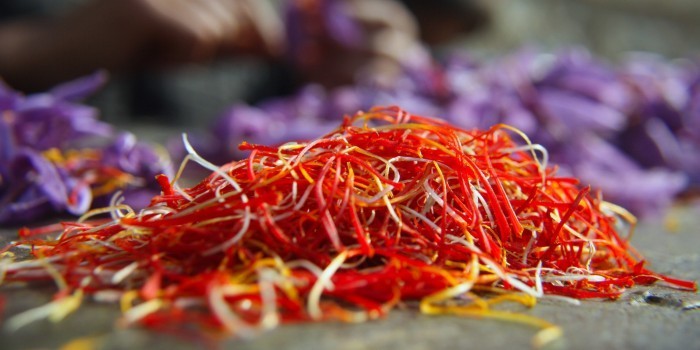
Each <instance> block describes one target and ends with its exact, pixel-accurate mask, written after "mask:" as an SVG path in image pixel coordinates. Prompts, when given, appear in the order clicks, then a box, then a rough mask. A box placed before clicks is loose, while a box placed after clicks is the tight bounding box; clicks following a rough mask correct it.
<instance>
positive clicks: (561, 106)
mask: <svg viewBox="0 0 700 350" xmlns="http://www.w3.org/2000/svg"><path fill="white" fill-rule="evenodd" d="M370 81H371V79H366V78H363V77H358V78H357V83H356V85H354V86H346V87H340V88H335V89H333V90H326V89H323V88H321V87H319V86H316V85H309V86H306V87H304V88H302V89H301V90H300V91H299V92H298V93H297V94H295V95H294V96H290V97H284V98H275V99H271V100H268V101H264V102H262V103H260V104H258V105H256V106H249V105H236V106H233V107H232V108H231V109H230V110H229V111H228V112H226V113H225V114H224V115H223V116H222V117H221V118H220V119H219V120H218V121H217V123H216V125H215V126H214V127H213V130H214V132H213V136H214V137H213V138H209V140H208V142H205V143H203V144H202V145H201V146H202V147H203V148H204V149H209V152H208V153H206V154H207V155H208V156H209V157H210V158H211V159H212V160H215V161H217V162H220V163H223V162H226V161H229V160H231V159H234V158H240V157H241V156H243V155H242V154H241V153H240V152H238V151H237V148H236V146H237V145H238V143H240V142H241V141H244V140H245V141H248V142H252V143H263V144H280V143H283V142H286V141H290V140H304V139H311V138H314V137H317V136H319V135H321V134H323V133H324V132H326V131H329V130H331V129H332V128H333V126H334V125H337V123H338V120H337V118H338V117H340V116H342V115H344V114H348V113H354V112H356V111H358V110H363V109H365V110H366V109H368V108H369V107H371V106H375V105H399V106H401V107H402V108H405V109H407V110H410V111H412V113H416V114H426V115H437V116H442V117H443V118H445V119H447V120H448V121H450V122H452V123H454V124H456V125H459V126H462V127H465V128H488V127H490V126H491V125H493V124H495V123H507V124H510V125H513V126H515V127H518V128H520V129H521V130H522V131H524V132H525V133H527V134H528V135H529V136H530V138H531V139H532V141H533V142H535V143H538V144H541V145H543V146H544V147H546V148H547V149H548V151H549V159H550V160H551V161H552V162H554V163H556V164H558V165H559V167H560V169H561V171H562V173H564V174H570V175H573V176H576V177H579V178H580V179H581V180H582V182H583V183H584V184H591V185H592V186H593V187H594V188H596V189H601V190H602V191H603V193H605V196H606V197H605V198H606V199H607V200H609V201H612V202H614V203H617V204H620V205H622V206H624V207H626V208H628V209H629V210H631V211H632V212H634V213H635V214H637V215H641V216H644V215H652V214H658V213H661V211H662V210H663V209H665V208H667V207H668V206H669V205H670V204H671V203H672V202H673V200H674V198H676V197H677V196H678V195H680V194H682V193H684V192H690V191H693V190H695V189H697V188H698V186H700V74H699V73H698V70H697V66H694V65H690V64H686V65H685V66H684V65H681V64H674V63H671V62H667V61H663V60H660V59H659V58H654V57H651V56H639V55H637V56H631V57H630V58H628V59H627V60H625V61H624V62H623V63H622V64H621V65H619V66H615V67H612V66H609V65H607V64H605V63H603V62H601V61H599V60H596V59H595V58H594V57H592V56H591V55H590V54H589V53H588V52H587V51H585V50H582V49H577V50H566V51H564V52H561V53H558V54H543V53H536V52H533V51H526V50H525V51H521V52H518V53H515V54H512V55H508V56H505V57H502V58H500V59H499V60H494V61H491V62H489V63H479V62H477V61H475V60H473V59H470V58H469V57H468V56H466V55H464V54H457V53H456V54H453V55H452V56H451V57H449V58H448V59H446V60H445V61H444V63H441V64H437V63H431V64H427V65H425V66H424V67H415V66H412V67H410V68H408V67H407V68H406V70H405V75H404V76H402V77H400V78H399V80H397V81H396V83H395V85H393V86H391V87H387V86H382V87H379V86H376V85H373V84H372V83H370ZM330 118H336V120H332V119H330Z"/></svg>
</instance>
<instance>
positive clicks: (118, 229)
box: [0, 107, 696, 343]
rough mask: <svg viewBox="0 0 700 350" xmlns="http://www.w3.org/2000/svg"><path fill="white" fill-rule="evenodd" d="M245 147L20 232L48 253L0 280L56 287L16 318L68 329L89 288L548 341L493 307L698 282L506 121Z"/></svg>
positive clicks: (235, 310) (398, 114)
mask: <svg viewBox="0 0 700 350" xmlns="http://www.w3.org/2000/svg"><path fill="white" fill-rule="evenodd" d="M514 136H515V137H516V138H517V139H519V140H520V141H518V142H516V141H514V139H513V138H512V137H514ZM186 145H187V143H186ZM187 146H188V147H189V145H187ZM240 147H241V148H242V149H244V150H248V151H250V155H249V157H248V158H247V159H244V160H241V161H237V162H233V163H229V164H227V165H225V166H223V167H221V168H218V167H215V166H213V165H212V164H210V163H208V162H207V161H205V160H204V159H201V157H199V156H198V155H197V154H196V153H195V151H194V150H192V149H191V147H189V148H190V149H189V151H190V155H189V159H191V160H195V161H196V162H198V163H199V164H201V165H203V166H205V167H207V168H209V169H210V170H212V171H213V173H212V174H211V175H210V176H209V177H208V178H206V179H205V180H204V181H202V182H201V183H199V184H198V185H196V186H194V187H191V188H180V187H179V186H178V185H177V181H176V180H177V177H176V178H175V179H168V178H167V177H165V176H164V175H161V176H160V177H159V178H158V180H159V182H160V184H161V186H162V194H161V195H159V196H156V197H154V198H153V200H152V202H151V206H150V207H148V208H146V209H144V210H142V211H140V212H134V211H133V210H132V209H131V208H129V207H128V206H125V205H122V204H120V203H119V200H117V199H115V200H113V203H112V206H110V207H108V208H105V209H104V210H98V211H93V212H90V213H88V214H87V215H86V216H85V217H83V218H81V220H79V221H77V222H68V223H63V224H62V226H61V228H60V229H58V230H56V232H53V235H51V233H52V232H46V231H47V229H39V230H34V231H32V230H28V229H23V230H21V231H20V236H21V238H20V240H19V241H18V242H15V243H13V244H12V245H11V247H14V248H15V249H21V248H22V247H25V248H28V249H31V253H32V254H33V256H34V257H35V258H34V259H31V260H24V261H14V260H13V259H12V257H11V255H12V254H11V253H10V248H11V247H6V248H5V250H4V255H5V258H3V259H4V260H0V263H1V264H0V277H1V276H2V275H3V274H4V279H5V281H34V280H54V281H55V282H56V284H57V286H58V287H59V291H58V294H57V298H56V299H55V301H53V302H52V303H50V304H48V305H46V306H44V307H41V308H38V309H34V310H29V311H27V312H25V313H22V314H19V315H17V316H15V317H13V318H12V319H10V320H9V321H8V324H9V325H10V326H11V327H21V326H22V325H24V324H26V323H28V322H31V321H33V320H35V319H38V318H43V317H49V318H51V319H60V318H62V317H63V316H65V315H66V314H68V313H69V312H71V311H72V310H74V309H75V308H77V307H78V306H79V304H80V301H81V299H82V298H83V297H84V296H85V295H91V296H93V298H95V299H97V300H112V301H114V302H119V303H120V304H121V307H122V309H123V311H124V320H125V321H127V322H129V323H133V322H141V323H142V324H144V325H146V326H152V327H155V328H159V327H163V325H164V324H172V323H173V322H174V323H191V322H194V323H196V324H200V325H202V326H203V327H204V328H205V329H214V330H223V331H226V332H230V333H234V334H236V335H239V336H246V335H250V334H252V333H254V332H255V331H257V330H259V329H268V328H272V327H275V326H276V325H277V324H279V323H280V322H282V323H284V322H293V321H310V320H343V321H363V320H367V319H372V318H376V317H379V316H381V315H382V314H384V313H386V312H388V311H389V310H391V309H392V308H393V307H394V306H395V305H397V304H399V303H402V302H408V301H417V302H420V309H421V311H423V312H425V313H430V314H442V313H451V314H460V315H476V316H485V317H494V318H499V319H510V320H514V321H518V322H525V323H529V324H534V325H538V326H541V327H543V329H544V331H543V332H541V333H540V334H539V335H538V337H539V338H538V339H536V341H537V342H539V343H542V342H546V341H548V340H551V339H552V338H555V337H556V336H557V335H558V333H559V330H558V328H556V327H555V326H553V325H551V324H549V323H547V322H545V321H543V320H538V319H535V318H532V317H529V316H526V315H525V314H517V313H509V312H506V311H502V310H500V309H494V308H493V307H492V306H493V305H494V304H497V303H501V302H504V301H513V302H518V303H522V304H525V305H528V306H529V305H534V301H535V299H536V298H538V297H543V296H547V295H554V296H562V297H569V298H574V299H582V298H616V297H618V296H620V295H621V293H623V292H624V291H625V289H626V288H629V287H631V286H633V285H635V284H651V283H653V282H655V281H659V280H661V281H664V282H666V283H668V284H671V285H674V286H676V287H678V288H683V289H691V290H695V289H696V285H695V283H693V282H690V281H683V280H677V279H673V278H670V277H667V276H663V275H660V274H657V273H654V272H652V271H649V270H647V269H646V268H645V267H644V260H643V258H642V257H641V256H639V254H638V253H636V252H635V251H634V250H633V249H632V248H631V247H630V246H629V243H628V237H629V234H630V233H631V231H632V229H633V227H634V221H635V219H634V217H632V216H631V215H629V214H628V213H627V212H626V211H625V210H624V209H622V208H620V207H617V206H615V205H613V204H610V203H607V202H605V201H604V200H603V199H602V196H601V195H592V194H591V193H590V190H589V189H588V188H587V187H582V186H580V185H579V184H578V182H577V180H576V179H574V178H568V177H558V176H557V175H556V168H555V167H548V166H547V152H546V150H545V149H544V148H542V147H541V146H538V145H534V144H531V143H530V142H529V141H528V139H527V137H526V136H525V135H524V134H522V133H521V132H519V131H518V130H516V129H514V128H512V127H509V126H506V125H497V126H494V127H493V128H491V129H489V130H486V131H478V130H474V131H466V130H462V129H458V128H456V127H453V126H450V125H448V124H446V123H445V122H442V121H440V120H437V119H431V118H426V117H421V116H415V115H411V114H409V113H407V112H405V111H403V110H401V109H399V108H395V107H394V108H375V109H373V110H371V111H370V112H367V113H362V112H361V113H358V114H357V115H355V116H354V117H352V118H349V117H346V118H345V121H344V122H343V124H342V125H341V126H340V127H339V128H337V129H336V130H334V131H333V132H331V133H329V134H327V135H326V136H324V137H322V138H319V139H317V140H314V141H312V142H308V143H288V144H284V145H282V146H280V147H269V146H261V145H251V144H246V143H244V144H242V145H241V146H240ZM103 214H109V215H110V216H111V218H109V219H100V218H99V216H98V215H103ZM622 231H625V232H624V233H623V232H622ZM47 233H49V234H50V235H49V236H55V237H54V238H50V239H47V238H45V234H47ZM572 300H573V299H572Z"/></svg>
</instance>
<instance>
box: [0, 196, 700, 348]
mask: <svg viewBox="0 0 700 350" xmlns="http://www.w3.org/2000/svg"><path fill="white" fill-rule="evenodd" d="M698 226H700V216H698V211H697V208H696V209H689V208H676V209H674V210H673V211H672V212H671V213H670V214H669V215H668V216H667V217H666V218H665V219H664V220H652V221H648V222H644V223H642V224H640V225H639V227H638V229H637V232H636V234H635V236H634V237H633V238H632V242H633V244H634V246H635V247H637V248H638V249H639V250H640V251H641V252H642V253H643V254H644V255H645V256H646V257H647V258H648V260H649V261H650V262H651V266H652V268H653V269H654V270H656V271H658V272H662V273H668V274H671V275H674V276H676V277H679V278H686V279H693V280H696V281H697V280H700V253H699V251H700V250H698V246H699V244H700V232H698V229H697V227H698ZM15 235H16V233H15V231H14V230H10V229H1V230H0V240H2V242H0V244H4V243H6V242H7V241H8V240H9V239H12V237H14V236H15ZM53 291H54V289H53V287H52V286H32V287H16V286H15V287H12V286H5V287H0V295H2V296H4V297H5V298H6V300H7V303H6V304H7V305H6V309H5V311H4V314H3V315H2V316H1V318H2V319H3V320H7V318H8V317H11V316H12V315H14V314H17V313H19V312H21V311H24V310H27V309H29V308H32V307H36V306H40V305H42V304H43V303H45V302H47V301H49V300H50V297H51V293H52V292H53ZM699 301H700V296H699V295H698V294H697V293H693V292H682V291H677V290H674V289H671V288H667V287H664V286H660V285H655V286H652V287H639V288H635V289H633V290H630V291H629V292H628V293H626V294H625V295H624V296H623V297H622V298H621V299H620V300H617V301H584V302H582V304H581V305H580V306H574V305H570V304H568V303H565V302H562V301H558V300H552V299H544V300H541V301H540V302H539V303H538V305H536V306H535V307H534V308H532V309H524V308H519V307H516V306H513V307H512V310H514V311H520V312H524V313H526V314H529V315H533V316H537V317H541V318H543V319H545V320H547V321H550V322H552V323H555V324H557V325H559V326H561V327H562V328H563V329H564V337H563V339H561V340H559V341H557V342H554V343H552V344H550V345H548V346H547V349H700V332H698V331H697V330H698V329H700V309H697V305H696V304H697V303H698V302H699ZM693 305H696V306H695V308H693ZM684 308H685V309H684ZM118 318H119V310H118V307H117V306H116V305H107V304H98V303H94V302H86V303H85V304H84V306H83V307H82V308H80V309H79V310H78V311H77V312H75V313H74V314H72V315H70V316H68V317H67V318H66V319H65V320H63V321H62V322H59V323H51V322H49V321H39V322H35V323H32V324H30V325H29V326H26V327H24V328H21V329H19V330H17V331H14V332H11V331H9V330H8V329H7V328H6V327H4V326H3V327H2V329H1V330H0V349H7V350H10V349H56V348H60V347H61V346H64V345H66V344H68V345H75V344H76V342H75V339H76V338H81V337H88V338H89V339H95V340H97V341H96V342H94V343H89V344H90V346H89V347H87V348H81V349H89V348H92V347H93V346H95V347H97V348H99V349H144V348H148V349H151V350H158V349H189V348H198V347H202V346H204V345H207V344H205V342H204V341H202V340H196V339H187V338H186V337H184V336H177V335H167V334H155V333H151V332H148V331H145V330H142V329H138V328H124V327H122V326H120V325H119V322H118V321H117V320H118ZM535 332H536V329H534V328H531V327H528V326H524V325H518V324H513V323H508V322H503V321H495V320H486V319H474V318H463V317H454V316H427V315H422V314H420V313H419V312H418V311H417V308H416V307H415V306H413V305H406V306H405V307H403V308H402V309H400V310H396V311H394V312H392V313H391V314H389V316H388V317H386V318H385V319H381V320H377V321H372V322H368V323H363V324H343V323H318V324H298V325H287V326H282V327H280V328H278V329H275V330H273V331H270V332H267V333H263V334H260V335H259V336H257V337H255V338H252V339H244V340H240V339H239V340H236V339H229V340H222V341H220V343H219V342H217V344H219V345H221V347H222V348H227V349H228V348H230V349H233V348H235V349H250V350H254V349H291V350H296V349H298V350H302V349H303V350H309V349H330V348H333V349H347V350H350V349H427V348H430V349H432V350H438V349H457V348H473V349H511V348H516V349H517V348H528V347H530V346H531V345H530V342H531V339H532V336H533V335H534V334H535ZM71 341H73V343H71Z"/></svg>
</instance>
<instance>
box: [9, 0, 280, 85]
mask: <svg viewBox="0 0 700 350" xmlns="http://www.w3.org/2000/svg"><path fill="white" fill-rule="evenodd" d="M282 32H283V30H282V25H281V20H280V19H279V16H278V15H277V14H276V12H275V11H274V9H273V8H272V6H271V4H270V3H269V2H268V0H119V1H113V0H94V1H90V2H88V3H87V4H85V5H84V6H82V7H80V8H78V9H76V10H75V11H73V12H70V13H68V14H67V15H65V16H62V17H59V18H55V19H51V20H48V21H42V20H26V21H23V22H18V23H15V24H12V25H9V26H5V27H3V28H0V39H7V40H0V76H3V78H5V79H6V80H7V81H8V82H9V83H10V84H11V85H13V86H16V87H17V88H21V89H29V90H32V89H34V90H37V89H45V88H47V87H50V86H52V85H54V84H56V83H58V82H61V81H64V80H68V79H71V78H74V77H76V76H80V75H84V74H87V73H90V72H92V71H95V70H97V69H107V70H109V71H128V70H138V69H142V68H143V67H158V66H169V65H175V64H181V63H187V62H206V61H209V60H212V59H214V58H216V57H220V56H223V55H233V54H253V55H260V56H264V57H275V56H278V55H280V54H281V52H283V40H282V39H283V38H282V36H283V34H282Z"/></svg>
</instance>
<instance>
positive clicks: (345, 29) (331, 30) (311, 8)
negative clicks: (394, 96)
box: [287, 0, 425, 86]
mask: <svg viewBox="0 0 700 350" xmlns="http://www.w3.org/2000/svg"><path fill="white" fill-rule="evenodd" d="M287 31H288V43H287V44H288V52H289V56H290V58H291V61H292V62H293V64H294V65H295V68H296V69H297V71H298V72H299V73H300V75H301V76H302V78H303V79H304V80H307V81H314V82H318V83H320V84H322V85H326V86H334V85H339V84H344V83H350V82H352V81H353V80H354V79H355V78H356V77H357V75H358V74H360V75H363V76H371V77H372V78H373V79H376V80H377V82H378V83H380V84H381V83H382V82H387V81H391V80H392V79H393V78H394V77H395V76H396V75H398V74H399V72H400V69H401V67H402V66H405V65H407V64H411V63H412V61H413V60H416V59H418V60H420V59H423V58H424V57H423V56H424V53H425V52H424V51H423V47H422V46H421V45H420V43H419V40H418V28H417V25H416V22H415V19H414V18H413V16H412V15H411V13H410V12H409V11H408V10H407V9H406V8H404V7H403V6H402V5H401V4H400V3H398V2H396V1H393V0H292V1H290V4H289V8H288V13H287Z"/></svg>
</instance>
